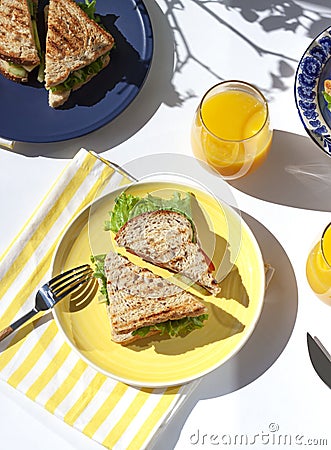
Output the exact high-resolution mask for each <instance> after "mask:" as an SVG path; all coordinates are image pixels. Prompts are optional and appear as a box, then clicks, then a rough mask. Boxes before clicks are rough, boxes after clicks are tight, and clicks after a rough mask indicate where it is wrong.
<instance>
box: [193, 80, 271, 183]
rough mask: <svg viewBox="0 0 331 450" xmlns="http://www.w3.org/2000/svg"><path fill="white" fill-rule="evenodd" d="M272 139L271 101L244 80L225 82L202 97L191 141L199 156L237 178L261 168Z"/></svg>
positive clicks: (217, 168)
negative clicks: (269, 104) (267, 100)
mask: <svg viewBox="0 0 331 450" xmlns="http://www.w3.org/2000/svg"><path fill="white" fill-rule="evenodd" d="M271 141H272V129H271V127H270V118H269V110H268V104H267V102H266V100H265V98H264V96H263V95H262V93H261V92H260V91H259V90H258V89H256V88H255V87H254V86H252V85H250V84H249V83H246V82H243V81H224V82H222V83H219V84H217V85H216V86H213V87H212V88H211V89H209V91H207V93H206V94H205V95H204V97H203V98H202V100H201V102H200V104H199V106H198V108H197V111H196V113H195V117H194V121H193V125H192V134H191V142H192V148H193V152H194V154H195V156H196V157H197V158H199V159H201V160H203V161H205V162H207V163H208V164H209V165H210V166H212V167H213V168H214V169H216V170H217V171H218V172H219V173H220V174H221V175H222V176H223V177H224V178H225V179H229V180H233V179H236V178H239V177H242V176H244V175H246V174H247V173H249V172H251V171H253V170H254V169H256V168H257V167H259V166H260V165H261V164H262V162H263V161H264V160H265V159H266V156H267V154H268V151H269V148H270V146H271Z"/></svg>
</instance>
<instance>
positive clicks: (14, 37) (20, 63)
mask: <svg viewBox="0 0 331 450" xmlns="http://www.w3.org/2000/svg"><path fill="white" fill-rule="evenodd" d="M30 1H31V7H32V6H33V3H34V4H37V3H38V2H37V1H36V0H34V1H32V0H30ZM0 20H1V27H0V72H1V73H2V74H3V75H4V76H5V77H7V78H9V79H10V80H13V81H17V82H26V81H28V73H29V72H31V71H32V70H33V69H34V68H35V67H37V66H38V65H39V63H40V60H39V55H38V50H37V47H36V42H35V34H34V29H33V25H32V18H31V11H30V9H29V4H28V0H1V2H0Z"/></svg>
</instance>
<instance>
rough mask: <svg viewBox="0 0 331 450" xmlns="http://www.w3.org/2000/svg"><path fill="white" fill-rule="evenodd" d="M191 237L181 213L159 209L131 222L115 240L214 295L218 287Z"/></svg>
mask: <svg viewBox="0 0 331 450" xmlns="http://www.w3.org/2000/svg"><path fill="white" fill-rule="evenodd" d="M193 235H194V230H193V228H192V224H191V222H190V221H189V220H188V219H187V218H186V217H185V216H184V215H183V214H180V213H177V212H175V211H168V210H160V211H152V212H146V213H143V214H140V215H139V216H136V217H134V218H132V219H130V220H129V221H128V222H126V224H125V225H123V227H122V228H121V229H120V230H119V231H118V233H117V234H116V236H115V240H116V242H117V244H118V245H119V246H123V247H125V248H126V250H127V251H129V252H132V253H134V254H136V255H137V256H140V257H141V258H143V259H144V260H146V261H148V262H151V263H153V264H155V265H157V266H159V267H163V268H165V269H169V270H171V271H173V272H176V273H182V274H183V275H185V276H186V277H188V278H190V279H191V280H192V281H194V282H197V283H199V284H201V285H203V286H204V287H206V289H208V290H209V291H210V292H212V293H213V294H217V293H218V292H219V291H220V288H219V286H218V284H217V282H216V280H215V279H214V278H213V276H212V274H211V273H210V271H209V264H208V263H207V261H206V257H205V255H204V253H203V252H202V250H201V248H200V246H199V244H197V243H195V242H193Z"/></svg>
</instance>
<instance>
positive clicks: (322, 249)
mask: <svg viewBox="0 0 331 450" xmlns="http://www.w3.org/2000/svg"><path fill="white" fill-rule="evenodd" d="M330 227H331V222H330V223H329V224H328V225H327V226H326V227H325V229H324V231H323V233H322V237H321V251H322V255H323V258H324V261H325V262H326V264H327V265H328V266H329V268H330V269H331V261H329V260H328V259H327V257H326V254H325V252H324V246H323V238H324V236H325V233H326V232H327V230H328V229H329V228H330Z"/></svg>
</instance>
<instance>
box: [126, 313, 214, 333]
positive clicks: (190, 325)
mask: <svg viewBox="0 0 331 450" xmlns="http://www.w3.org/2000/svg"><path fill="white" fill-rule="evenodd" d="M207 319H208V314H201V315H200V316H197V317H184V318H183V319H178V320H167V321H166V322H161V323H157V324H155V325H151V326H148V327H142V328H138V329H137V330H135V331H133V332H132V335H133V336H137V335H138V336H141V337H145V336H147V334H148V333H149V332H150V331H155V330H157V331H160V334H161V336H162V335H165V334H168V335H169V336H170V337H177V336H184V335H186V334H188V333H190V332H191V331H193V330H196V329H199V328H202V327H203V325H204V324H203V322H204V321H205V320H207Z"/></svg>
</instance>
